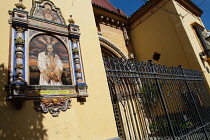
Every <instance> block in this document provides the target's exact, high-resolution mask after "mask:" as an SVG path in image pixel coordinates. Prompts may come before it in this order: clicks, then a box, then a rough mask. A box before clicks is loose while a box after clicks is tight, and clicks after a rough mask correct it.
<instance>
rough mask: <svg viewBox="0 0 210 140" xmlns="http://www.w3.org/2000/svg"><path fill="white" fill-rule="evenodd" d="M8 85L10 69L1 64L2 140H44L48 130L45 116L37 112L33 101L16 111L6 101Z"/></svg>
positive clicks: (26, 102) (0, 107)
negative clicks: (44, 124) (45, 125)
mask: <svg viewBox="0 0 210 140" xmlns="http://www.w3.org/2000/svg"><path fill="white" fill-rule="evenodd" d="M7 84H8V69H7V68H5V66H4V64H0V139H2V140H44V139H47V134H46V132H47V130H46V129H44V127H43V124H42V121H43V119H44V116H43V114H41V113H40V112H36V111H35V110H34V106H33V100H31V101H25V102H24V103H23V109H21V110H16V109H15V107H14V105H13V104H12V102H11V101H6V96H7V93H6V91H5V88H4V87H5V85H7Z"/></svg>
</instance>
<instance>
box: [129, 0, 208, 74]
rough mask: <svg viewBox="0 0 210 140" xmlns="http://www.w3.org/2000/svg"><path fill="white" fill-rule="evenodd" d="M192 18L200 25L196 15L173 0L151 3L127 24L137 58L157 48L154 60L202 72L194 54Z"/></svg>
mask: <svg viewBox="0 0 210 140" xmlns="http://www.w3.org/2000/svg"><path fill="white" fill-rule="evenodd" d="M180 15H181V16H180ZM185 15H186V16H185ZM183 16H184V18H183ZM193 22H198V23H199V24H201V25H202V21H201V20H200V18H199V17H196V16H195V15H192V14H191V13H188V11H186V10H185V9H184V8H183V6H180V5H178V4H177V2H175V1H174V0H171V1H166V0H163V1H162V2H160V3H159V4H158V5H157V6H154V7H153V8H152V9H151V10H150V11H148V12H147V13H146V14H144V15H143V16H142V17H140V18H139V19H138V20H136V21H135V22H134V23H132V25H131V37H132V40H133V45H134V48H135V51H136V55H137V58H138V60H140V61H141V60H149V59H152V57H153V54H154V52H158V53H160V54H161V56H160V60H159V61H153V62H155V63H160V64H164V65H167V66H172V65H174V66H178V65H182V66H183V67H184V68H192V69H197V70H202V71H203V72H204V73H206V70H205V69H204V67H203V64H202V62H201V61H200V58H199V55H198V54H199V52H202V51H201V47H200V45H199V42H198V39H197V38H196V35H195V33H194V32H193V29H192V28H191V24H192V23H193ZM208 75H209V74H207V76H208Z"/></svg>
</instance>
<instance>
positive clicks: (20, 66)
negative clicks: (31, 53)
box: [15, 26, 25, 78]
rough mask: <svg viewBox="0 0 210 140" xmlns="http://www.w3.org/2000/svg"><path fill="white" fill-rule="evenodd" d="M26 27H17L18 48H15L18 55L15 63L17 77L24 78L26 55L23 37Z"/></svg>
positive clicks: (16, 41) (16, 40)
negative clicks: (24, 59) (24, 57)
mask: <svg viewBox="0 0 210 140" xmlns="http://www.w3.org/2000/svg"><path fill="white" fill-rule="evenodd" d="M24 30H25V28H24V27H18V26H17V27H16V32H17V34H16V39H15V44H16V50H15V56H16V65H15V70H16V78H23V68H24V65H23V55H24V50H23V47H24V43H25V40H24V39H23V33H24Z"/></svg>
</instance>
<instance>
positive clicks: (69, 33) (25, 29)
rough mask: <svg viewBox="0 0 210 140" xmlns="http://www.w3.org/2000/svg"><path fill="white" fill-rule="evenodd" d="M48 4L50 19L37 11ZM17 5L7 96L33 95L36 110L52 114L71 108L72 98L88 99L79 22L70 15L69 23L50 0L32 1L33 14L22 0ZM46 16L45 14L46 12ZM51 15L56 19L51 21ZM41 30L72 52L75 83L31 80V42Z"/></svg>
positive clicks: (15, 98) (12, 21)
mask: <svg viewBox="0 0 210 140" xmlns="http://www.w3.org/2000/svg"><path fill="white" fill-rule="evenodd" d="M46 5H47V6H46ZM45 6H46V7H47V8H48V9H49V10H51V11H50V12H51V13H50V15H48V19H50V20H48V19H44V18H40V17H35V15H41V16H42V13H41V14H40V13H38V14H37V12H39V11H41V10H43V7H45ZM16 7H17V8H14V9H13V10H12V11H9V15H10V20H9V23H10V24H11V30H12V31H11V32H12V36H11V46H10V49H11V50H10V56H11V58H10V84H9V85H8V86H6V88H7V89H8V91H9V92H8V97H7V99H8V100H12V101H24V100H27V99H33V100H35V102H34V104H35V108H36V109H37V110H40V111H42V112H44V113H47V112H50V113H51V114H52V115H53V116H58V114H59V113H60V111H61V110H62V111H65V110H66V109H67V108H69V107H70V102H71V98H77V99H78V101H80V102H81V103H83V102H85V101H86V100H85V98H86V97H87V96H88V93H87V84H86V82H85V77H84V71H83V65H82V58H81V55H80V54H81V51H80V43H79V39H80V33H79V26H78V25H75V24H74V21H73V19H71V18H70V19H69V20H68V21H69V25H66V23H65V20H64V18H63V16H62V14H61V11H60V9H59V8H57V7H56V6H55V5H54V3H53V2H51V1H50V0H39V1H33V6H32V8H31V12H30V15H29V13H28V12H27V11H25V10H24V8H25V6H24V5H23V3H22V0H20V2H19V3H17V4H16ZM47 8H46V9H47ZM50 8H51V9H50ZM40 9H41V10H40ZM46 9H44V10H46ZM48 9H47V10H48ZM47 10H46V11H47ZM44 16H46V13H45V15H44ZM46 17H47V16H46ZM52 17H54V19H56V21H52V20H51V19H52ZM55 17H56V18H55ZM70 17H71V16H70ZM40 34H46V35H50V36H54V37H56V38H58V39H59V40H60V41H62V43H63V44H65V46H66V49H67V51H68V55H69V63H70V72H71V75H72V76H71V77H72V85H60V86H55V85H29V84H28V83H29V74H28V73H29V62H28V59H29V43H30V41H31V40H32V39H33V38H34V37H35V36H37V35H40Z"/></svg>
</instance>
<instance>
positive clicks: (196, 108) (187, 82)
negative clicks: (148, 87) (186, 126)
mask: <svg viewBox="0 0 210 140" xmlns="http://www.w3.org/2000/svg"><path fill="white" fill-rule="evenodd" d="M179 67H180V69H181V71H182V74H183V77H184V79H185V84H186V86H187V89H188V91H189V93H190V97H191V99H192V101H193V106H194V107H195V110H196V113H197V115H198V118H199V121H200V123H201V125H202V126H204V124H203V121H202V119H201V116H200V113H199V111H198V108H197V106H196V104H195V100H194V98H193V96H192V93H191V91H190V87H189V84H188V82H187V78H186V76H185V73H184V71H183V68H182V66H181V65H179ZM203 131H204V134H205V136H206V138H207V140H208V139H209V138H208V135H207V132H206V130H205V128H203Z"/></svg>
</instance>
